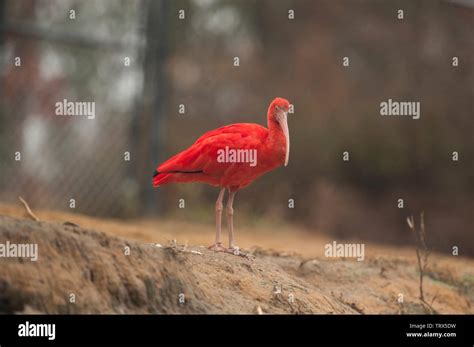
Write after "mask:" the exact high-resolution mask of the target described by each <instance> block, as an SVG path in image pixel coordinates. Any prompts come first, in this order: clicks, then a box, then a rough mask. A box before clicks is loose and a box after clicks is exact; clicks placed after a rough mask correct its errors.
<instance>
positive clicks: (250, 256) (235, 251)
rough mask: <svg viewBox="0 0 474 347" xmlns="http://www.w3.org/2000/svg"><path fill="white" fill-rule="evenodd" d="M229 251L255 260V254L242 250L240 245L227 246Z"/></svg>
mask: <svg viewBox="0 0 474 347" xmlns="http://www.w3.org/2000/svg"><path fill="white" fill-rule="evenodd" d="M226 251H227V253H231V254H233V255H236V256H239V257H243V258H246V259H250V260H253V256H252V255H251V254H250V253H246V252H242V251H241V250H240V248H239V247H238V246H232V247H229V248H227V250H226Z"/></svg>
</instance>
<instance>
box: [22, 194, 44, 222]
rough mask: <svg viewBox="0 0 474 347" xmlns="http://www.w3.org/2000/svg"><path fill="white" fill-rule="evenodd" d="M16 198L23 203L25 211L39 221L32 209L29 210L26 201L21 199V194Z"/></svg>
mask: <svg viewBox="0 0 474 347" xmlns="http://www.w3.org/2000/svg"><path fill="white" fill-rule="evenodd" d="M18 199H20V201H21V202H22V203H23V206H25V209H26V212H28V214H29V215H30V217H31V218H32V219H33V220H35V221H37V222H39V221H40V219H39V218H38V217H37V216H36V215H35V214H34V213H33V211H31V208H30V206H28V203H27V202H26V201H25V199H23V198H22V197H21V196H19V197H18Z"/></svg>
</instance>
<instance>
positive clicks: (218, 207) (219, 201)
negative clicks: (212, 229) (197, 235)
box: [208, 188, 226, 252]
mask: <svg viewBox="0 0 474 347" xmlns="http://www.w3.org/2000/svg"><path fill="white" fill-rule="evenodd" d="M224 193H225V188H222V189H221V191H220V192H219V196H218V197H217V201H216V242H215V243H214V244H213V245H211V246H209V247H208V248H209V249H210V250H213V251H216V252H224V251H226V248H225V247H223V246H222V243H221V226H222V210H223V208H224V204H223V203H222V201H223V200H224Z"/></svg>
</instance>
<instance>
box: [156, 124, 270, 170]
mask: <svg viewBox="0 0 474 347" xmlns="http://www.w3.org/2000/svg"><path fill="white" fill-rule="evenodd" d="M267 136H268V132H267V129H266V128H264V127H263V126H261V125H258V124H252V123H239V124H232V125H228V126H225V127H222V128H218V129H215V130H212V131H209V132H207V133H205V134H204V135H202V136H201V137H200V138H199V139H197V140H196V142H195V143H194V144H193V145H192V146H191V147H189V148H188V149H186V150H184V151H182V152H181V153H178V154H177V155H175V156H174V157H172V158H170V159H168V160H167V161H166V162H164V163H163V164H161V165H160V166H159V167H158V172H160V173H167V172H171V173H184V172H199V171H202V172H203V173H208V174H211V175H216V174H219V173H223V172H225V171H227V170H228V169H229V168H230V167H231V166H235V165H239V163H218V162H217V156H218V150H219V149H225V148H226V146H227V147H229V149H257V148H259V146H261V144H262V143H263V141H265V139H266V137H267Z"/></svg>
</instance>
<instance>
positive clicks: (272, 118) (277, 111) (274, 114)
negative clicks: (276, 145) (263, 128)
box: [268, 98, 290, 166]
mask: <svg viewBox="0 0 474 347" xmlns="http://www.w3.org/2000/svg"><path fill="white" fill-rule="evenodd" d="M289 110H290V103H289V102H288V100H286V99H283V98H275V99H274V100H273V101H272V103H271V104H270V106H269V107H268V122H269V123H270V122H275V123H277V124H278V126H280V128H281V130H282V131H283V135H285V140H286V153H285V166H287V165H288V160H289V159H290V132H289V130H288V119H287V117H288V111H289Z"/></svg>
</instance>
